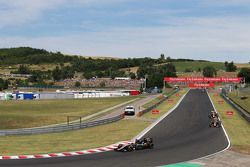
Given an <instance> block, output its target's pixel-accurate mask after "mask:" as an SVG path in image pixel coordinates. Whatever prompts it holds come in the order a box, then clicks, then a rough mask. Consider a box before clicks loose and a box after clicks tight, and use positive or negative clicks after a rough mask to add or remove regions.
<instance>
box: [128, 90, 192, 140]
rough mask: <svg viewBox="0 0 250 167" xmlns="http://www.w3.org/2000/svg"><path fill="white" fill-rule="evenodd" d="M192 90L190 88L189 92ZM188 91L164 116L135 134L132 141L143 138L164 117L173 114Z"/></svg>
mask: <svg viewBox="0 0 250 167" xmlns="http://www.w3.org/2000/svg"><path fill="white" fill-rule="evenodd" d="M189 91H190V90H188V92H189ZM188 92H187V93H186V94H185V95H183V96H182V97H181V99H180V100H179V101H178V102H177V104H176V105H175V106H174V107H173V108H172V109H171V110H170V111H169V112H167V113H165V114H164V115H163V116H161V117H160V118H159V119H158V120H157V121H155V122H154V123H152V124H151V125H150V126H149V127H147V128H146V129H144V130H143V131H142V132H141V133H139V135H137V136H135V137H134V138H133V139H132V140H131V141H135V140H136V139H140V138H142V137H143V136H144V135H145V134H146V133H148V132H149V131H150V130H151V129H153V128H154V127H155V126H156V125H157V124H158V123H160V122H161V121H162V120H163V119H164V118H166V117H167V116H168V115H169V114H171V113H172V112H173V111H174V110H175V109H176V108H177V107H178V106H179V104H180V103H181V101H182V100H183V99H184V97H185V96H186V95H187V94H188Z"/></svg>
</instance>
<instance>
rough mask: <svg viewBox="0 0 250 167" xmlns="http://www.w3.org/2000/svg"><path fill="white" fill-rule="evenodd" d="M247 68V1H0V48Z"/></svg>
mask: <svg viewBox="0 0 250 167" xmlns="http://www.w3.org/2000/svg"><path fill="white" fill-rule="evenodd" d="M19 46H30V47H34V48H43V49H46V50H48V51H60V52H62V53H64V54H73V55H83V56H100V57H103V56H107V57H120V58H134V57H152V58H159V57H160V55H161V54H162V53H163V54H164V55H165V56H166V57H167V56H170V57H171V58H190V59H202V60H210V61H222V62H224V61H234V62H237V63H248V62H250V0H8V1H6V0H0V48H9V47H19Z"/></svg>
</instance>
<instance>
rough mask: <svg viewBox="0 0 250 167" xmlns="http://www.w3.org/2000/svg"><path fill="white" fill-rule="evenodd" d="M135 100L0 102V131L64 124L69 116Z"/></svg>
mask: <svg viewBox="0 0 250 167" xmlns="http://www.w3.org/2000/svg"><path fill="white" fill-rule="evenodd" d="M134 98H135V97H118V98H103V99H79V100H78V99H72V100H32V101H25V100H24V101H0V106H1V107H0V115H1V116H0V129H13V128H28V127H37V126H44V125H49V124H56V123H62V122H66V121H67V116H87V115H91V114H94V113H96V112H99V111H102V110H104V109H107V108H110V107H112V106H115V105H118V104H120V103H123V102H126V101H129V100H131V99H134Z"/></svg>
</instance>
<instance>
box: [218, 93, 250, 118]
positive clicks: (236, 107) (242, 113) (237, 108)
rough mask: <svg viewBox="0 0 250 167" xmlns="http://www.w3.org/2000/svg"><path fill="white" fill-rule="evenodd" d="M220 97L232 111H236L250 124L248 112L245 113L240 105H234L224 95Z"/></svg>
mask: <svg viewBox="0 0 250 167" xmlns="http://www.w3.org/2000/svg"><path fill="white" fill-rule="evenodd" d="M221 96H222V97H223V99H225V100H226V101H227V102H228V103H229V104H230V105H231V106H232V107H233V108H234V109H236V110H237V111H238V112H239V114H240V115H241V116H242V117H243V118H245V119H246V120H247V121H248V122H250V114H249V113H248V111H246V110H245V109H244V108H242V107H241V106H240V105H238V104H237V103H235V102H234V101H233V100H232V99H231V98H230V97H228V96H226V94H225V93H222V94H221Z"/></svg>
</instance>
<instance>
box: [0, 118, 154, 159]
mask: <svg viewBox="0 0 250 167" xmlns="http://www.w3.org/2000/svg"><path fill="white" fill-rule="evenodd" d="M149 124H150V123H149V122H144V121H142V120H121V121H119V122H116V123H111V124H107V125H103V126H96V127H93V128H87V129H83V130H76V131H71V132H64V133H52V134H43V135H30V136H3V137H0V152H1V154H2V155H29V154H42V153H57V152H65V151H77V150H84V149H90V148H97V147H102V146H106V145H110V144H113V143H116V142H118V141H123V140H130V139H131V138H133V137H134V136H136V135H137V134H138V133H139V132H141V131H142V130H143V129H145V128H146V127H147V126H149Z"/></svg>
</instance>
